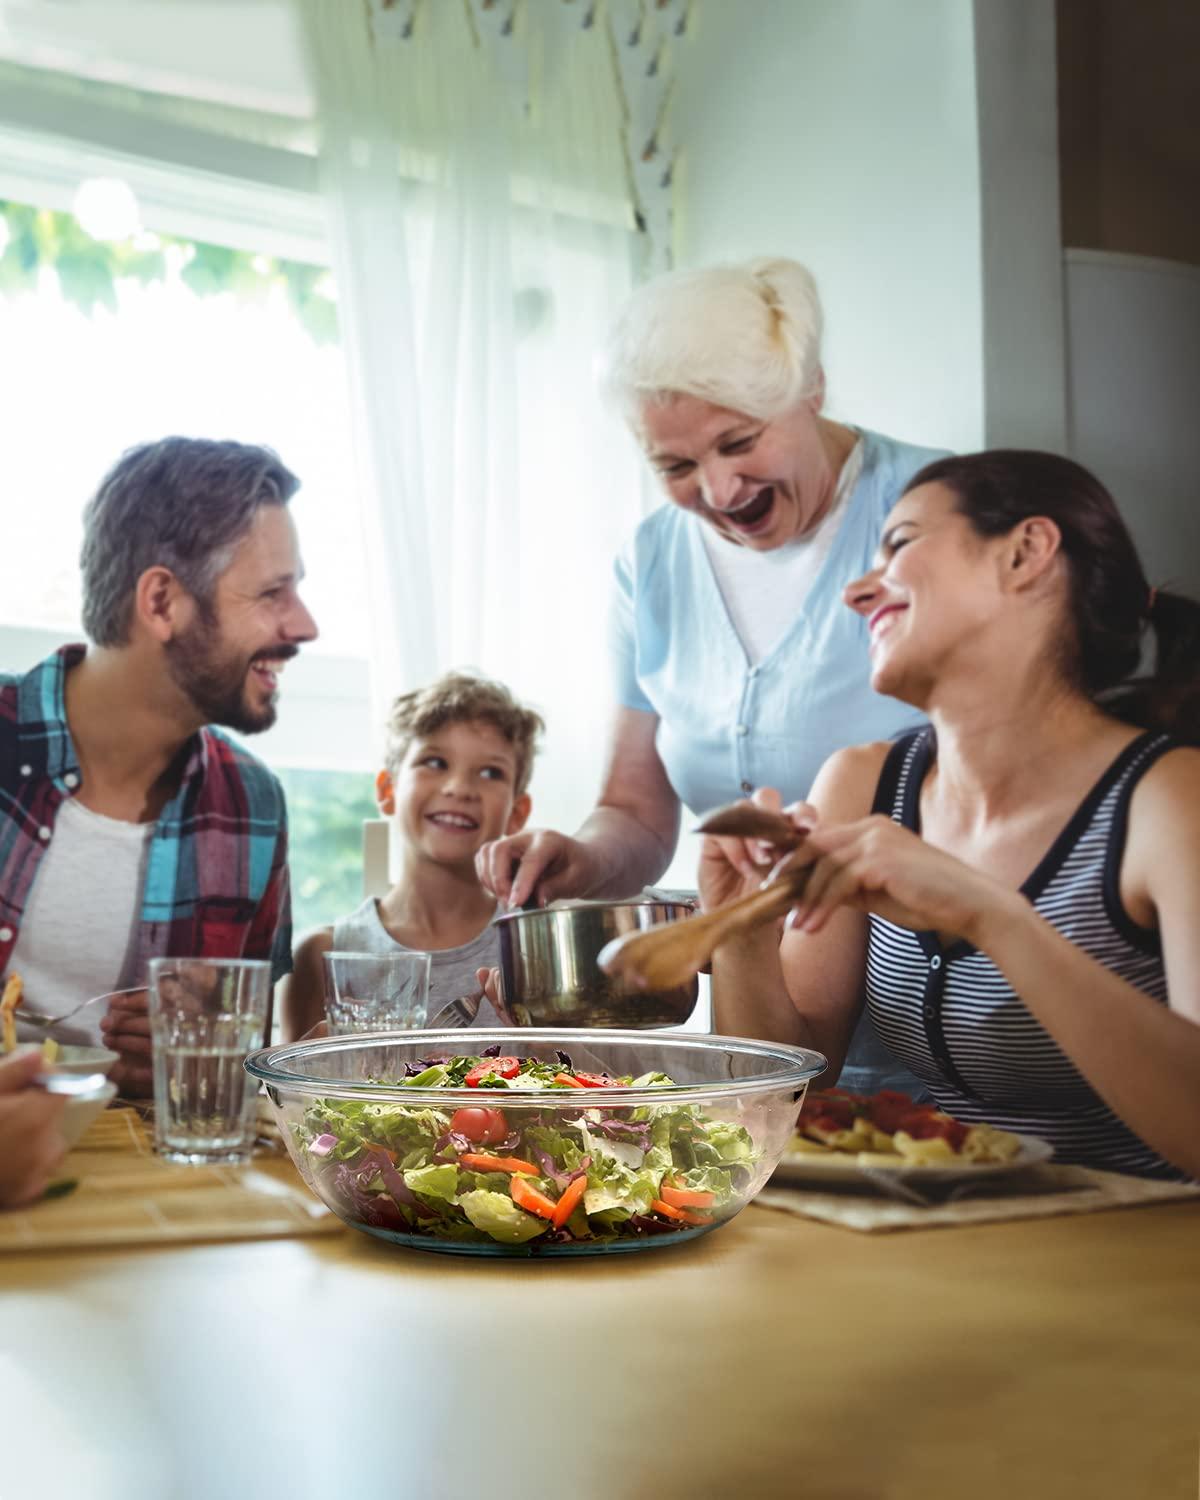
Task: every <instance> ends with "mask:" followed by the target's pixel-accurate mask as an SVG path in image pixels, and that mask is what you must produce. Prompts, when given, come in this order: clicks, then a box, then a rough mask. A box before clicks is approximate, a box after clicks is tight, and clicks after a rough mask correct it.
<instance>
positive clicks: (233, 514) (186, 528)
mask: <svg viewBox="0 0 1200 1500" xmlns="http://www.w3.org/2000/svg"><path fill="white" fill-rule="evenodd" d="M299 487H300V481H299V480H298V479H297V478H296V476H295V475H294V474H293V473H292V472H291V471H290V470H289V469H287V468H285V467H284V465H283V464H282V463H281V462H280V459H279V456H278V455H277V454H275V453H273V452H272V451H271V449H270V448H260V447H257V446H255V445H254V444H251V443H232V442H216V441H212V440H209V439H207V438H185V437H168V438H162V439H161V440H160V441H159V442H156V443H144V444H142V446H141V447H138V448H130V449H129V450H128V452H126V453H123V454H122V455H121V457H120V458H119V459H118V460H117V462H116V463H115V464H114V465H113V467H112V468H111V469H110V470H109V472H108V473H107V474H106V475H105V476H104V478H103V480H102V481H101V483H100V488H99V489H98V490H97V491H96V494H95V495H94V496H93V498H92V499H91V500H89V501H88V504H87V506H86V507H85V509H84V512H83V549H82V552H81V554H80V565H81V567H82V569H83V628H84V629H85V630H86V631H87V634H88V636H89V637H90V638H91V639H92V640H93V641H95V643H96V645H98V646H120V645H122V644H123V643H124V642H125V641H126V640H127V639H128V636H129V614H130V610H131V609H132V607H133V595H134V590H135V588H136V587H137V581H138V579H139V578H140V577H141V575H142V574H143V573H144V572H145V571H146V569H147V568H154V567H164V568H170V570H171V572H172V573H174V574H175V576H176V578H178V579H179V581H180V583H182V584H183V586H184V588H186V589H187V591H188V592H189V593H190V594H191V595H192V596H193V597H194V598H195V599H197V600H198V601H199V602H200V604H201V605H208V604H211V602H212V596H213V593H214V591H215V589H216V583H217V579H218V578H219V577H220V575H221V574H222V573H223V572H224V571H225V569H226V568H227V567H228V566H229V564H230V562H232V560H233V553H234V549H235V547H236V545H237V543H238V542H239V541H240V540H241V539H242V537H243V536H244V535H245V534H246V532H248V531H249V530H250V527H251V526H252V525H253V522H254V517H255V515H256V514H257V512H258V509H259V507H260V506H262V505H286V504H287V502H288V501H289V500H290V499H291V497H292V496H293V495H294V494H295V492H296V490H297V489H298V488H299Z"/></svg>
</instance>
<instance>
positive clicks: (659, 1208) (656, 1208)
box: [650, 1198, 688, 1221]
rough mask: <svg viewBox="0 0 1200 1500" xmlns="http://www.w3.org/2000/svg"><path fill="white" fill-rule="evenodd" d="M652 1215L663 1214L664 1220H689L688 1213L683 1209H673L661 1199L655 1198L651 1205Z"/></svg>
mask: <svg viewBox="0 0 1200 1500" xmlns="http://www.w3.org/2000/svg"><path fill="white" fill-rule="evenodd" d="M650 1210H651V1212H652V1213H656V1214H661V1215H662V1216H663V1218H664V1219H678V1220H680V1221H686V1220H687V1217H688V1216H687V1213H686V1212H685V1211H684V1210H683V1209H682V1208H672V1207H671V1205H670V1204H669V1203H664V1202H663V1201H662V1199H661V1198H655V1199H653V1200H652V1202H651V1204H650Z"/></svg>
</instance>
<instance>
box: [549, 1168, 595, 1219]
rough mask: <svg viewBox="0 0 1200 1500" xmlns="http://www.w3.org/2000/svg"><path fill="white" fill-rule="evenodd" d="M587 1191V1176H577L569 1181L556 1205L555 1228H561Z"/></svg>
mask: <svg viewBox="0 0 1200 1500" xmlns="http://www.w3.org/2000/svg"><path fill="white" fill-rule="evenodd" d="M586 1191H587V1178H586V1177H576V1178H575V1179H574V1180H573V1181H571V1182H568V1183H567V1185H566V1187H565V1188H563V1192H562V1197H561V1198H560V1199H559V1200H558V1202H557V1203H556V1204H555V1205H554V1224H555V1228H557V1229H561V1228H562V1227H563V1225H564V1224H565V1223H566V1222H567V1220H568V1219H569V1218H570V1217H571V1215H572V1214H573V1213H574V1212H575V1205H576V1204H577V1203H579V1202H580V1200H581V1199H582V1198H583V1195H584V1193H585V1192H586Z"/></svg>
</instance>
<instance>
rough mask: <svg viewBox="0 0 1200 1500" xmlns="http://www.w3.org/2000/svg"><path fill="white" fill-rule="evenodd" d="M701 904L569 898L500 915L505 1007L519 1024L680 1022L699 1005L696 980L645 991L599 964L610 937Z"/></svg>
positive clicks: (672, 918) (629, 1026)
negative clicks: (611, 974) (613, 975)
mask: <svg viewBox="0 0 1200 1500" xmlns="http://www.w3.org/2000/svg"><path fill="white" fill-rule="evenodd" d="M693 910H694V907H693V906H692V905H691V903H690V902H688V901H685V900H678V899H677V900H665V899H657V898H654V897H648V896H637V897H632V898H631V899H629V900H627V901H563V902H556V903H554V904H552V905H551V906H546V907H538V908H535V909H534V910H531V911H514V912H507V913H506V914H505V915H504V916H501V917H497V918H496V920H495V926H496V928H497V929H498V931H499V935H500V989H501V996H500V999H501V1009H502V1012H503V1013H504V1017H505V1019H506V1020H507V1021H508V1022H509V1024H510V1025H512V1026H587V1027H616V1028H619V1029H623V1030H634V1031H636V1030H642V1029H644V1028H645V1027H649V1026H680V1025H682V1024H683V1022H684V1021H686V1020H687V1018H688V1017H689V1016H690V1015H691V1013H692V1011H693V1010H694V1009H695V1006H696V996H697V993H698V985H697V982H696V980H695V979H693V980H691V981H690V983H688V984H686V985H680V986H679V987H678V988H676V989H671V990H639V989H634V988H633V987H632V986H630V985H628V984H625V983H624V982H623V981H622V980H619V979H610V978H609V976H608V975H607V974H605V973H604V971H603V970H602V969H601V968H600V965H599V964H598V963H597V962H596V959H597V955H598V954H599V952H600V950H601V948H603V947H604V945H605V943H608V942H610V941H611V940H612V939H613V938H615V937H621V936H623V935H624V934H625V933H627V932H636V931H638V929H639V928H643V927H653V926H656V925H657V924H658V923H660V922H679V921H683V920H685V919H686V918H687V917H689V916H691V914H692V912H693Z"/></svg>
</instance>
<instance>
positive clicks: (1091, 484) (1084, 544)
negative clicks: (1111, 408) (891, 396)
mask: <svg viewBox="0 0 1200 1500" xmlns="http://www.w3.org/2000/svg"><path fill="white" fill-rule="evenodd" d="M921 484H944V485H945V486H946V487H947V489H949V490H951V491H952V492H953V494H954V497H955V500H956V503H957V509H958V511H959V513H960V514H961V515H963V516H965V517H966V519H967V520H968V521H969V522H970V524H971V527H972V529H973V530H974V531H975V532H976V533H977V534H978V535H979V536H985V537H992V536H1003V535H1004V534H1005V533H1006V532H1009V531H1011V530H1012V529H1013V527H1014V526H1018V525H1020V523H1021V522H1022V521H1025V520H1028V519H1029V518H1030V517H1031V516H1045V517H1046V518H1047V519H1048V520H1051V521H1053V522H1054V524H1055V525H1056V526H1057V527H1058V529H1059V532H1060V533H1061V535H1062V552H1063V556H1064V558H1065V559H1066V563H1067V567H1068V570H1069V574H1070V611H1071V618H1072V620H1073V621H1074V625H1075V633H1074V639H1068V640H1067V641H1066V642H1065V643H1064V651H1063V663H1064V668H1065V670H1066V673H1067V676H1068V679H1069V680H1071V681H1073V682H1074V683H1076V684H1077V685H1078V686H1079V688H1080V689H1081V690H1082V691H1083V692H1084V693H1086V694H1087V696H1088V697H1089V698H1091V699H1093V700H1094V701H1095V702H1097V703H1099V704H1100V705H1101V706H1102V707H1103V708H1104V709H1105V710H1106V711H1107V712H1109V713H1111V714H1114V715H1115V716H1116V717H1117V718H1119V719H1124V720H1125V721H1126V722H1128V723H1130V724H1136V725H1139V726H1140V727H1141V728H1144V729H1166V730H1169V731H1170V732H1171V733H1172V734H1175V735H1178V736H1179V738H1180V739H1184V740H1188V741H1191V742H1193V743H1197V742H1200V603H1197V602H1196V600H1194V599H1190V598H1188V597H1187V596H1186V595H1184V594H1178V593H1171V592H1168V591H1167V590H1165V589H1151V587H1150V581H1149V579H1147V577H1146V574H1145V572H1144V570H1143V568H1142V563H1141V559H1140V558H1139V557H1138V554H1137V548H1136V547H1135V546H1134V543H1133V538H1132V536H1130V534H1129V528H1128V527H1127V526H1126V525H1125V522H1124V520H1123V519H1122V517H1121V513H1120V511H1119V510H1118V509H1117V504H1116V501H1115V500H1114V499H1113V497H1112V496H1111V495H1110V494H1109V492H1108V491H1107V490H1106V489H1105V487H1104V486H1103V485H1102V484H1101V483H1100V481H1099V480H1098V479H1097V478H1096V476H1095V475H1094V474H1092V473H1089V471H1088V470H1087V469H1085V468H1084V467H1083V466H1082V465H1081V464H1077V463H1074V462H1073V461H1072V460H1071V459H1069V458H1061V457H1060V456H1059V455H1058V454H1055V453H1038V452H1034V451H1031V450H1026V449H1018V448H1000V449H994V450H992V451H991V452H987V453H970V454H965V455H963V456H961V457H953V458H941V459H937V460H936V461H935V462H934V463H931V464H927V465H926V466H925V468H923V469H922V470H921V471H920V472H919V473H918V474H916V475H915V476H914V477H913V478H912V479H911V480H910V481H909V483H908V486H907V489H908V490H913V489H915V488H916V487H917V486H918V485H921ZM1147 625H1149V626H1151V627H1152V629H1153V633H1154V648H1155V649H1154V659H1153V663H1152V664H1151V666H1150V670H1148V671H1146V672H1141V671H1140V668H1141V666H1142V662H1143V649H1144V645H1145V632H1146V627H1147Z"/></svg>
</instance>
